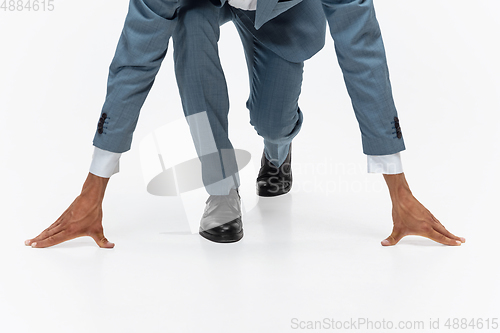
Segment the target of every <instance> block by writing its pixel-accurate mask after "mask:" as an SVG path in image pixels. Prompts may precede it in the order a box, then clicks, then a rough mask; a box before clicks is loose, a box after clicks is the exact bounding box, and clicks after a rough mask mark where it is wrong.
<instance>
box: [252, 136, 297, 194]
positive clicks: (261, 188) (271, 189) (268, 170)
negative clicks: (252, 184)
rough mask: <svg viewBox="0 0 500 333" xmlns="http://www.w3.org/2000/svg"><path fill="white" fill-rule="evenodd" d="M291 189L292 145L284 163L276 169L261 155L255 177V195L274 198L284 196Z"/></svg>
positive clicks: (263, 154) (264, 155)
mask: <svg viewBox="0 0 500 333" xmlns="http://www.w3.org/2000/svg"><path fill="white" fill-rule="evenodd" d="M291 189H292V145H291V144H290V150H289V151H288V155H287V156H286V158H285V161H284V162H283V164H281V166H280V167H279V168H278V167H276V166H275V165H274V164H273V163H271V161H269V160H268V159H267V158H266V154H265V153H262V160H261V162H260V171H259V176H258V177H257V195H259V196H261V197H275V196H278V195H282V194H286V193H288V192H290V190H291Z"/></svg>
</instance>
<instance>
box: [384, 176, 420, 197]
mask: <svg viewBox="0 0 500 333" xmlns="http://www.w3.org/2000/svg"><path fill="white" fill-rule="evenodd" d="M384 179H385V182H386V184H387V187H388V188H389V193H390V195H391V199H392V201H395V200H400V199H404V198H405V197H409V196H412V195H413V194H412V193H411V190H410V186H409V185H408V182H407V181H406V178H405V175H404V173H399V174H395V175H388V174H384Z"/></svg>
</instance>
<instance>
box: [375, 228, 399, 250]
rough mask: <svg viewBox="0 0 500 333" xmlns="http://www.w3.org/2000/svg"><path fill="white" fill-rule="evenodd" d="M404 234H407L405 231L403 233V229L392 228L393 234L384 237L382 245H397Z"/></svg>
mask: <svg viewBox="0 0 500 333" xmlns="http://www.w3.org/2000/svg"><path fill="white" fill-rule="evenodd" d="M404 236H405V235H404V233H402V232H401V231H399V230H396V229H395V228H394V229H393V230H392V234H391V235H390V236H389V237H387V238H386V239H384V240H383V241H382V242H381V244H382V246H392V245H396V244H397V243H398V242H399V241H400V240H401V239H402V238H403V237H404Z"/></svg>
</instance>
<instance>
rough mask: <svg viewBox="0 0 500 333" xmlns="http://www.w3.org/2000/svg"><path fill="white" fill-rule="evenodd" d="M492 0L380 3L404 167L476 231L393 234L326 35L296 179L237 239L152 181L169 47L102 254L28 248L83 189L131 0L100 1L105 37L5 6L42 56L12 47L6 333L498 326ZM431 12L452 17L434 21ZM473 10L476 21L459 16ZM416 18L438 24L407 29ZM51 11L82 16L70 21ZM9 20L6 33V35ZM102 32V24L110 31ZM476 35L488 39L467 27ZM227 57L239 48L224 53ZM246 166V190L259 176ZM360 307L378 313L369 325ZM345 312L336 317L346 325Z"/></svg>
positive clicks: (80, 246) (109, 200) (232, 68)
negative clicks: (223, 238)
mask: <svg viewBox="0 0 500 333" xmlns="http://www.w3.org/2000/svg"><path fill="white" fill-rule="evenodd" d="M89 3H92V4H93V6H94V7H96V8H97V7H98V4H97V2H96V3H94V2H92V1H91V2H89ZM478 3H480V4H481V6H479V9H478V10H479V11H478V12H470V13H469V12H468V8H469V7H468V6H466V3H465V2H464V3H463V5H454V6H453V7H446V6H445V5H444V4H440V5H436V7H435V8H434V9H435V10H434V11H433V12H432V13H428V11H427V10H425V9H423V8H421V7H419V8H416V7H412V10H411V11H410V10H409V9H408V8H407V7H406V6H404V5H403V4H402V3H401V2H396V1H387V3H384V2H382V1H381V2H380V4H379V5H378V16H379V19H380V21H381V25H382V27H383V29H384V37H385V42H386V47H387V49H388V56H389V64H390V67H391V78H392V82H393V86H394V92H395V98H396V103H397V106H398V109H399V112H400V120H401V127H402V129H403V133H404V135H405V140H406V146H407V151H406V152H404V153H403V163H404V167H405V172H406V175H407V179H408V181H409V183H410V186H411V188H412V190H413V192H414V194H415V195H416V196H417V198H418V199H419V200H420V201H421V202H422V203H424V205H426V206H427V207H428V208H429V209H430V210H431V211H432V212H433V213H434V215H435V216H436V217H438V218H439V219H440V220H441V221H442V223H443V224H444V225H445V226H446V227H447V228H448V229H449V230H450V231H452V232H453V233H455V234H457V235H459V236H463V237H466V238H467V243H466V244H464V245H462V246H461V247H453V248H451V247H446V246H442V245H439V244H437V243H434V242H432V241H430V240H427V239H423V238H418V237H407V238H405V239H403V240H402V241H401V242H400V244H398V245H397V246H395V247H391V248H385V247H382V246H381V245H380V241H381V240H382V239H384V238H385V237H387V236H388V235H389V234H390V231H391V226H392V221H391V212H390V210H391V206H390V201H389V197H388V193H387V190H386V188H385V185H384V183H383V179H382V177H381V176H380V175H371V174H367V173H366V171H365V168H366V165H365V163H366V161H365V157H364V155H363V154H362V153H361V141H360V137H359V130H358V128H357V123H356V121H355V118H354V116H353V112H352V109H351V107H350V104H349V103H350V102H349V98H348V96H347V94H346V92H345V88H344V87H343V82H342V77H341V75H340V72H339V70H338V68H337V66H336V65H331V66H330V65H328V66H327V67H326V68H324V64H329V63H335V61H334V60H332V59H335V55H334V53H333V50H332V49H333V48H332V44H331V42H330V41H329V42H328V44H327V46H326V48H325V50H323V51H322V52H321V53H320V54H319V55H318V56H317V57H315V58H314V59H313V60H311V61H309V62H308V63H307V64H306V69H305V77H304V86H303V87H304V88H303V94H302V96H301V103H300V104H301V108H302V109H303V111H304V114H305V122H304V126H303V129H302V132H301V133H300V135H299V136H298V137H297V139H296V140H295V141H294V147H293V149H294V150H293V153H294V154H293V170H294V179H295V181H294V189H293V191H292V193H290V194H288V195H286V196H283V197H279V198H271V199H260V200H259V201H258V204H257V206H255V208H254V209H252V210H251V211H250V212H249V213H248V214H247V215H245V216H244V230H245V236H244V238H243V239H242V241H240V242H238V243H235V244H215V243H211V242H209V241H207V240H205V239H203V238H201V237H200V236H198V235H196V234H191V233H190V231H189V226H188V223H187V220H186V216H185V210H188V209H193V207H192V206H188V205H187V204H186V203H184V204H186V206H184V205H183V202H182V200H181V199H180V198H179V197H155V196H152V195H149V194H148V193H147V192H146V189H145V184H144V181H143V176H142V170H141V165H140V158H139V148H138V147H139V144H140V142H141V140H142V139H143V138H144V137H145V136H146V135H148V133H150V132H151V131H153V130H154V129H156V128H158V127H159V126H160V125H163V124H165V123H168V122H170V121H173V120H175V119H179V118H180V117H182V115H181V108H180V104H179V100H178V97H177V96H176V95H177V92H176V90H175V89H176V87H175V81H173V79H172V76H173V74H172V65H171V59H170V58H171V53H170V52H169V57H168V58H167V59H166V60H165V63H164V68H162V71H161V72H160V75H159V77H158V79H157V82H156V85H155V87H154V89H153V91H152V92H151V95H150V96H149V98H148V101H147V102H146V105H145V106H144V109H143V112H142V114H141V119H140V122H139V126H138V129H137V131H136V133H135V137H134V144H133V148H132V150H131V151H130V152H128V153H127V154H125V155H124V156H123V158H122V163H121V172H120V173H119V174H118V175H116V176H113V178H112V179H111V181H110V184H109V189H108V192H107V194H106V198H105V204H104V214H105V216H104V227H105V234H106V236H107V237H108V239H109V240H110V241H112V242H115V243H116V247H115V248H114V249H113V250H102V249H99V248H97V247H96V246H95V244H94V243H93V241H92V240H91V239H90V238H89V239H77V240H73V241H70V242H67V243H64V244H61V245H58V246H55V247H53V248H49V249H31V248H29V247H25V246H24V244H23V242H24V240H25V239H27V238H29V237H33V236H35V235H36V234H38V233H39V232H40V231H42V230H43V229H44V228H45V227H47V226H48V225H50V224H51V223H52V222H53V221H54V220H55V219H56V218H57V217H58V216H59V215H60V214H61V213H62V211H63V210H64V209H65V208H66V207H67V206H68V205H69V203H71V201H72V200H73V198H74V197H75V196H76V195H77V194H78V192H79V189H80V187H81V185H82V183H83V180H84V178H85V176H86V172H87V171H88V165H89V163H90V155H91V152H92V147H91V139H92V133H93V131H94V130H95V126H96V123H97V120H98V115H99V110H100V106H101V104H102V101H103V98H104V93H105V82H106V73H107V69H106V68H107V66H108V65H109V60H110V59H111V58H110V57H111V56H112V54H113V51H114V46H115V45H116V38H117V34H118V33H119V30H120V28H121V23H120V22H122V19H123V15H124V12H125V11H126V6H125V4H121V7H120V8H119V10H118V13H115V14H114V16H113V17H112V18H113V19H114V20H115V21H116V22H114V23H116V24H110V23H109V21H106V20H107V19H109V17H108V18H105V17H104V16H103V17H100V16H99V17H98V18H97V20H96V21H94V23H93V24H94V25H95V26H97V27H98V28H95V29H96V30H90V31H91V32H92V33H94V35H93V37H92V38H88V39H84V40H83V41H80V42H81V45H80V44H78V43H76V42H75V41H74V39H72V38H70V36H71V33H72V32H74V33H79V34H81V36H85V34H84V33H83V32H81V29H82V27H81V26H80V25H78V24H79V22H80V23H81V24H87V25H88V24H89V23H88V22H85V20H84V19H83V18H80V16H74V17H73V16H72V19H74V20H76V21H75V22H70V21H71V20H69V18H68V16H67V13H68V11H69V12H72V11H73V10H75V11H77V10H78V8H76V9H75V8H70V7H66V8H63V7H64V6H62V5H63V4H62V3H61V7H59V12H57V11H55V12H54V16H51V17H49V16H43V15H42V14H40V15H39V16H36V17H35V16H34V15H33V16H30V17H28V16H22V15H18V16H16V17H18V21H16V20H13V19H11V20H10V23H9V24H10V25H9V26H8V27H9V29H8V30H9V31H13V32H12V33H11V34H10V35H8V36H7V37H6V35H3V36H2V42H3V43H7V44H6V45H9V46H10V48H9V49H15V48H16V47H23V48H28V46H26V45H30V44H23V42H22V41H26V40H28V41H30V42H31V43H34V44H33V45H35V46H37V47H36V49H37V50H38V51H37V52H36V54H31V53H29V52H28V53H25V52H21V51H19V52H18V53H17V55H16V54H10V53H6V54H1V57H2V59H3V60H2V62H4V63H9V64H11V65H10V66H9V67H8V68H7V69H6V74H2V77H1V78H0V89H1V90H0V91H1V92H0V93H1V94H2V95H1V98H0V103H2V104H1V111H0V112H1V115H2V121H1V122H0V136H1V138H0V139H1V140H0V145H1V146H0V147H1V160H0V162H1V163H0V168H1V169H0V170H1V172H0V202H1V204H0V208H1V209H0V221H1V226H2V231H3V235H4V237H3V239H2V241H0V253H1V259H2V260H1V263H2V270H1V273H0V332H2V333H3V332H6V333H7V332H8V333H11V332H12V333H17V332H29V331H35V332H65V333H66V332H75V333H78V332H85V333H87V332H288V331H300V330H301V329H300V328H308V327H309V328H311V326H310V325H312V326H314V325H315V328H316V330H321V329H323V330H325V331H327V330H331V328H329V327H328V325H329V324H331V320H335V321H341V322H346V321H349V325H350V321H353V322H354V323H355V324H356V323H357V327H355V328H356V329H355V328H352V329H351V330H352V331H354V330H356V331H360V332H375V331H387V329H383V328H380V329H377V328H378V327H380V326H379V325H386V327H387V326H388V325H391V324H392V325H393V327H394V329H395V328H396V327H397V326H398V325H399V324H400V322H402V323H401V324H403V325H406V328H407V329H405V330H406V331H413V330H415V331H434V332H449V331H462V332H473V331H474V330H472V329H471V327H470V326H469V327H467V328H465V329H463V328H457V326H458V322H460V324H461V323H462V318H466V319H467V323H468V324H470V321H471V320H472V319H474V320H475V323H478V321H480V320H482V322H483V328H482V329H478V328H477V327H476V330H475V331H478V332H496V331H498V329H496V330H494V329H492V327H491V325H492V323H493V322H494V321H497V322H498V321H499V320H500V319H498V318H499V317H500V301H499V299H500V287H499V282H498V281H500V269H499V266H498V254H499V253H500V251H499V250H500V246H499V244H500V242H499V241H498V239H497V238H498V235H499V234H500V227H499V222H500V221H499V220H500V219H499V213H498V207H499V206H498V203H499V199H500V196H499V194H498V187H499V185H500V177H499V176H498V169H499V167H500V153H499V150H498V142H499V139H500V127H499V125H498V124H499V123H500V116H499V113H498V110H499V107H500V103H499V101H498V94H499V92H500V82H499V81H498V77H500V69H499V67H498V65H497V63H496V62H495V59H498V56H499V55H498V53H499V50H498V49H496V46H495V45H493V44H492V42H489V43H488V42H487V41H488V40H496V39H494V38H496V37H494V36H495V34H496V31H498V28H499V26H498V25H499V24H498V23H494V22H496V21H495V20H493V19H492V18H493V17H494V16H493V14H492V13H489V12H488V11H487V8H488V6H489V5H492V4H493V3H495V4H496V2H494V1H480V2H478ZM454 4H455V2H454ZM56 6H57V4H56ZM497 6H498V4H497ZM89 8H93V7H89ZM105 9H106V10H107V11H108V12H109V13H111V12H112V8H111V7H110V8H107V7H106V8H105ZM86 10H90V9H86ZM65 11H66V12H65ZM436 12H438V13H441V14H442V15H444V17H445V18H444V19H446V20H448V21H447V22H448V24H439V22H437V21H436V20H434V21H433V20H432V18H433V17H434V16H433V15H438V14H436ZM492 12H493V11H492ZM450 13H451V14H450ZM464 13H467V15H472V16H473V17H474V18H475V21H474V22H475V23H474V24H473V23H470V22H469V23H468V22H464V26H463V27H462V26H460V24H459V18H460V15H465V14H464ZM0 15H6V14H3V13H2V14H0ZM419 15H421V16H419ZM425 15H427V16H425ZM453 15H455V16H453ZM421 17H424V18H425V19H426V20H428V21H427V22H430V23H429V24H430V27H429V26H427V25H426V27H427V28H425V29H423V30H419V29H417V28H416V26H414V25H413V24H412V23H415V24H416V23H418V22H419V19H420V18H421ZM436 17H437V16H436ZM35 18H37V19H38V20H39V21H36V20H35V21H30V20H34V19H35ZM49 18H51V19H52V20H56V19H57V20H60V21H57V22H62V23H64V24H67V25H68V26H69V27H70V28H69V30H67V31H64V32H62V33H61V35H60V34H57V33H56V32H57V31H59V30H60V29H59V30H58V29H56V28H55V27H53V26H52V25H55V22H56V21H50V20H49ZM481 18H484V20H481ZM490 18H491V19H490ZM444 19H443V20H444ZM2 20H3V18H2V19H0V31H6V30H5V27H4V25H6V23H4V22H6V21H2ZM44 20H45V21H44ZM43 22H45V23H43ZM47 22H49V23H47ZM36 23H39V24H41V25H40V27H41V28H40V29H41V30H40V31H38V32H37V35H35V37H36V38H35V37H33V36H32V34H31V33H30V31H33V30H30V29H29V27H32V28H33V27H36V26H37V25H36ZM42 23H43V24H45V25H43V24H42ZM94 25H93V27H94ZM19 27H24V30H23V29H21V30H20V29H16V28H19ZM99 27H100V29H104V27H108V28H107V30H103V31H104V32H105V33H103V34H101V35H100V34H98V33H97V32H96V31H97V30H98V29H99ZM52 28H54V30H51V29H52ZM44 29H45V30H44ZM474 29H475V30H474ZM455 33H456V35H455ZM2 34H3V32H2ZM468 34H472V35H477V36H479V37H478V38H476V39H474V38H462V37H470V36H472V35H468ZM488 34H489V35H488ZM224 36H228V37H224ZM488 36H490V37H488ZM23 38H24V39H23ZM30 38H33V39H30ZM235 38H237V37H236V36H235V32H234V29H232V28H229V27H228V28H225V29H224V30H223V36H222V40H221V56H222V57H223V64H224V68H225V70H226V74H227V79H228V84H229V88H230V94H231V98H232V99H231V103H232V112H231V137H232V140H233V143H234V145H235V147H237V148H242V149H246V150H248V151H249V152H250V153H251V154H252V156H253V160H252V163H253V167H254V168H258V159H259V157H260V153H261V149H262V146H261V141H260V139H259V138H258V137H257V136H256V135H255V133H254V132H253V129H252V128H251V126H249V125H248V116H247V112H246V110H245V109H244V101H245V96H246V94H247V87H246V80H242V77H245V75H246V73H245V67H244V63H243V58H242V55H241V48H239V49H233V48H232V46H231V45H232V44H230V43H231V42H234V39H235ZM489 38H490V39H489ZM103 40H104V42H103ZM40 43H41V44H40ZM490 44H491V45H490ZM41 46H44V47H41ZM464 46H465V47H464ZM422 49H426V50H432V51H428V52H421V50H422ZM68 50H71V53H67V54H64V52H69V51H68ZM225 50H226V51H225ZM228 50H230V51H228ZM61 52H63V53H62V55H61V54H60V53H61ZM230 52H235V53H234V54H236V56H235V58H232V59H228V58H227V57H226V55H227V54H228V53H230ZM431 56H432V57H433V58H431ZM69 69H71V70H69ZM167 105H168V106H169V107H168V108H167ZM186 144H190V143H186ZM243 181H244V182H245V184H250V186H252V185H253V181H254V180H253V179H244V180H243ZM243 199H245V198H243ZM247 199H248V200H250V199H249V198H247ZM195 204H197V203H189V205H195ZM203 204H204V203H203V202H200V203H199V205H201V206H203ZM494 318H497V319H494ZM448 319H450V320H451V321H450V324H451V327H450V329H449V328H448V327H447V326H446V322H447V320H448ZM454 319H455V324H456V326H455V328H454V327H453V323H454V321H453V320H454ZM437 320H439V323H437V322H436V321H437ZM363 321H365V322H366V321H371V324H370V323H366V324H364V325H361V326H359V324H360V323H363ZM389 321H390V323H389ZM384 322H385V324H384ZM419 322H422V323H419ZM431 322H432V325H431ZM487 322H489V323H490V329H489V330H488V329H487V326H486V325H487ZM320 324H322V326H320ZM308 325H309V326H308ZM334 325H335V324H334ZM345 325H348V324H347V323H344V329H337V331H350V330H348V329H346V326H345ZM368 325H372V327H370V326H368ZM418 325H423V326H420V328H421V329H417V328H418V327H419V326H418ZM438 327H439V328H438ZM320 328H321V329H320ZM401 330H402V329H400V331H401Z"/></svg>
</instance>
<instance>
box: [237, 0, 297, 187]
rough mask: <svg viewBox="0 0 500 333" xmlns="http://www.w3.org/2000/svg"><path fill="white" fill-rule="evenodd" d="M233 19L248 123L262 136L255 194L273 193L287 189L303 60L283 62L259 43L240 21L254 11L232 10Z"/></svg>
mask: <svg viewBox="0 0 500 333" xmlns="http://www.w3.org/2000/svg"><path fill="white" fill-rule="evenodd" d="M233 13H234V14H235V15H234V17H233V22H234V23H235V25H236V28H237V30H238V32H239V34H240V37H241V40H242V43H243V48H244V51H245V57H246V60H247V66H248V74H249V79H250V97H249V99H248V101H247V107H248V109H249V110H250V123H251V124H252V125H253V126H254V128H255V130H256V131H257V133H258V134H259V135H260V136H262V137H263V138H264V154H263V156H262V164H261V170H260V172H259V176H258V179H257V193H258V194H259V195H261V196H276V195H280V194H284V193H287V192H288V191H289V190H290V189H291V181H292V179H291V169H290V163H291V151H290V144H291V142H292V140H293V138H294V137H295V136H296V135H297V134H298V133H299V131H300V128H301V125H302V112H301V111H300V109H299V106H298V100H299V95H300V91H301V85H302V73H303V67H304V63H303V62H298V63H294V62H290V61H287V60H285V59H283V58H281V57H280V56H278V55H277V54H276V53H274V52H272V51H271V50H270V49H269V48H267V47H266V46H264V45H263V44H262V43H261V42H259V38H258V36H259V31H258V30H255V29H254V28H253V27H252V26H249V25H248V24H243V22H242V21H241V20H240V17H241V15H246V17H247V18H249V19H250V20H251V21H252V22H253V20H254V18H255V12H249V11H242V10H238V9H233Z"/></svg>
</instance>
